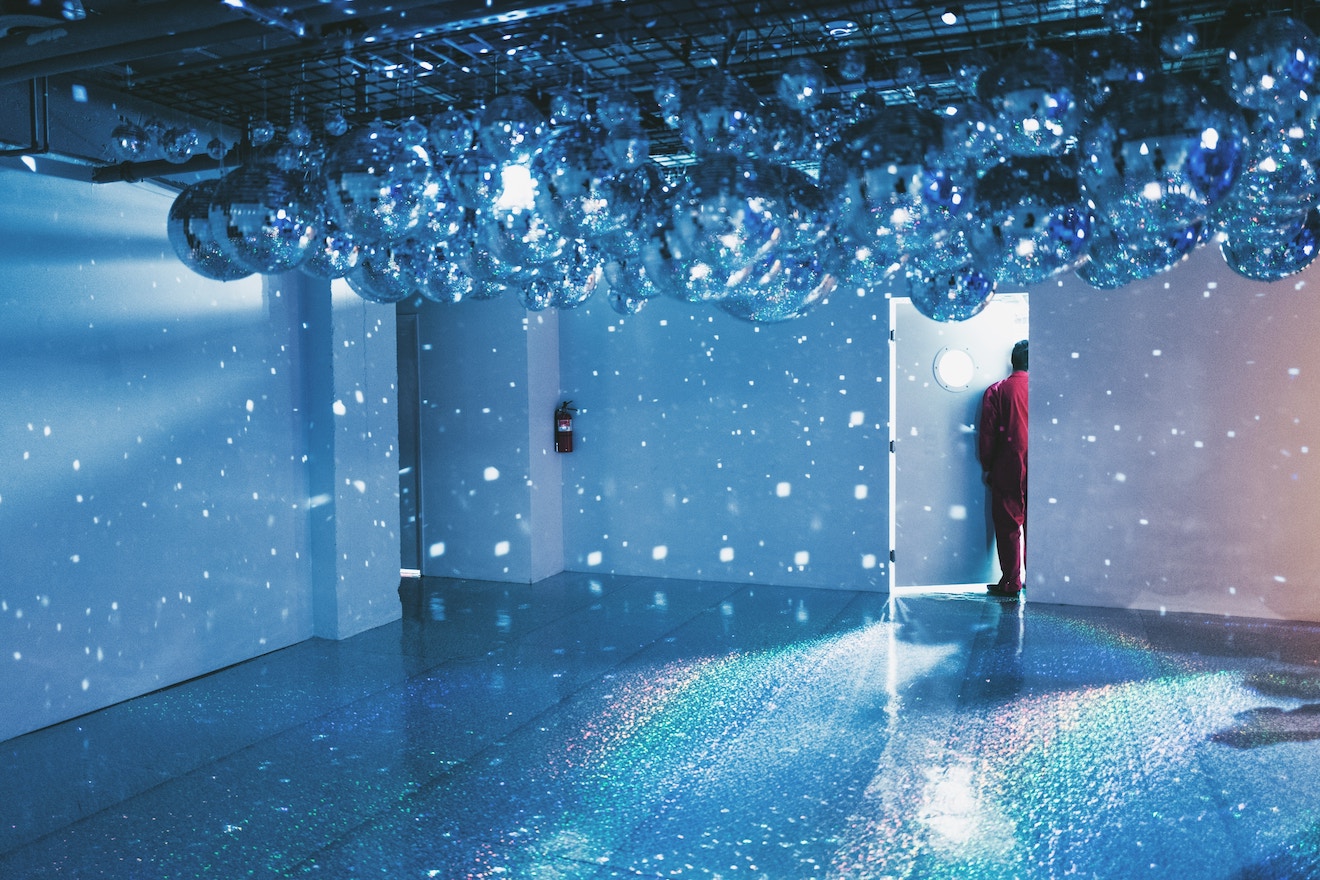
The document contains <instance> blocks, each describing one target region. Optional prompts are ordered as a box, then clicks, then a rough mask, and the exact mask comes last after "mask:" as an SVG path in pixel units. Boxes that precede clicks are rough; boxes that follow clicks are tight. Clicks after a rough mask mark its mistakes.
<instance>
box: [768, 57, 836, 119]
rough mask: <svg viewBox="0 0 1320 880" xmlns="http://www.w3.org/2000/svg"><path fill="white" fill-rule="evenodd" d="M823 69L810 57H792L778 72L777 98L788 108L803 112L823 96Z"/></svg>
mask: <svg viewBox="0 0 1320 880" xmlns="http://www.w3.org/2000/svg"><path fill="white" fill-rule="evenodd" d="M827 85H828V81H827V80H826V78H825V71H824V70H823V69H821V66H820V65H819V64H817V63H816V62H815V61H812V60H811V59H810V58H794V59H793V60H792V61H789V62H788V63H787V64H785V65H784V69H783V70H782V71H780V73H779V79H778V87H777V93H778V95H779V100H780V101H781V102H782V103H783V105H784V106H785V107H787V108H789V109H790V110H796V111H797V112H799V113H805V112H806V111H808V110H811V109H812V108H814V107H816V106H818V105H819V104H820V101H821V99H822V98H824V97H825V87H826V86H827Z"/></svg>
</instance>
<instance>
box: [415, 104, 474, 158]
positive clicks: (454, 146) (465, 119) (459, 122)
mask: <svg viewBox="0 0 1320 880" xmlns="http://www.w3.org/2000/svg"><path fill="white" fill-rule="evenodd" d="M476 131H477V130H476V125H475V123H474V122H473V120H472V116H471V114H468V113H466V112H464V111H462V110H459V109H456V108H454V107H450V108H449V109H448V110H445V111H443V112H441V113H437V114H436V115H435V116H434V117H432V118H431V124H430V125H429V126H428V127H427V135H428V137H429V138H430V142H431V147H432V148H433V149H434V150H435V155H436V156H437V157H439V156H458V155H460V154H462V153H464V152H466V151H467V150H468V149H469V148H470V147H471V146H472V144H473V143H474V142H475V140H476V136H477V135H476Z"/></svg>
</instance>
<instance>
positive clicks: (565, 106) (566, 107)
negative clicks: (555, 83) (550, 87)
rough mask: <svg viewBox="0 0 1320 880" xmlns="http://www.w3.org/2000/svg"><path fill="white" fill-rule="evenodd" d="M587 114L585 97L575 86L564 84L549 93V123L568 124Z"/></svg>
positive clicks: (579, 119)
mask: <svg viewBox="0 0 1320 880" xmlns="http://www.w3.org/2000/svg"><path fill="white" fill-rule="evenodd" d="M586 116H587V99H586V98H585V97H583V95H582V90H581V89H579V88H577V87H575V86H564V87H563V88H559V89H556V90H554V91H553V92H551V93H550V123H551V124H552V125H568V124H570V123H573V122H581V121H583V120H584V119H585V118H586Z"/></svg>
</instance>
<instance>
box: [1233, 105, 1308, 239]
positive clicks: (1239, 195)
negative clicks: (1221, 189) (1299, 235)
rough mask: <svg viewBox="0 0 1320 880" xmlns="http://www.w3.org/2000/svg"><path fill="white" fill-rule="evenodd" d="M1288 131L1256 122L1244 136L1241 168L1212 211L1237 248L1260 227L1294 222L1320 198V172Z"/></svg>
mask: <svg viewBox="0 0 1320 880" xmlns="http://www.w3.org/2000/svg"><path fill="white" fill-rule="evenodd" d="M1295 146H1296V144H1295V143H1294V142H1293V139H1292V138H1291V137H1290V136H1289V133H1288V132H1287V131H1283V130H1280V129H1278V128H1273V127H1264V126H1257V128H1256V130H1255V131H1254V132H1253V133H1252V135H1251V136H1250V138H1249V139H1248V144H1247V148H1246V152H1247V157H1246V162H1245V167H1244V168H1243V169H1242V171H1241V173H1240V174H1239V176H1238V180H1237V183H1236V185H1235V186H1234V187H1233V189H1232V191H1231V192H1230V193H1229V194H1228V197H1227V198H1226V199H1225V200H1224V201H1223V202H1222V203H1221V204H1220V205H1219V206H1218V208H1217V210H1216V211H1215V212H1214V220H1215V222H1216V224H1217V226H1218V227H1219V228H1220V229H1223V230H1225V231H1227V232H1228V236H1229V238H1230V239H1231V240H1233V241H1234V242H1235V243H1236V244H1237V245H1239V246H1241V245H1242V244H1243V243H1244V242H1245V241H1246V239H1247V238H1249V237H1250V236H1252V235H1254V234H1255V233H1256V231H1257V230H1260V231H1261V232H1262V233H1263V234H1264V235H1265V236H1266V238H1267V239H1270V240H1272V239H1273V235H1272V231H1273V230H1275V229H1279V228H1283V227H1289V226H1292V225H1293V224H1294V223H1295V222H1296V221H1297V218H1298V217H1305V216H1306V214H1307V212H1308V211H1309V210H1310V209H1311V208H1313V207H1315V206H1316V205H1317V202H1318V201H1320V171H1318V169H1317V165H1316V163H1315V162H1313V161H1312V160H1310V159H1308V158H1307V157H1306V156H1305V155H1304V154H1303V153H1302V152H1301V151H1300V150H1298V149H1294V147H1295Z"/></svg>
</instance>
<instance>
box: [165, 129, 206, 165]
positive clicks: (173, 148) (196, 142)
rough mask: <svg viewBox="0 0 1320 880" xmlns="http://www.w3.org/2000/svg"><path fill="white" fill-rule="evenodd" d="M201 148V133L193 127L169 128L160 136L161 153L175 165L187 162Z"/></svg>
mask: <svg viewBox="0 0 1320 880" xmlns="http://www.w3.org/2000/svg"><path fill="white" fill-rule="evenodd" d="M201 148H202V135H201V133H199V132H198V131H197V129H195V128H171V129H168V130H166V132H165V134H164V135H162V136H161V142H160V151H161V155H163V156H164V157H165V161H167V162H173V163H174V164H175V165H182V164H183V163H184V162H187V161H188V160H189V159H191V158H192V157H193V155H194V154H196V153H197V151H198V150H200V149H201Z"/></svg>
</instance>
